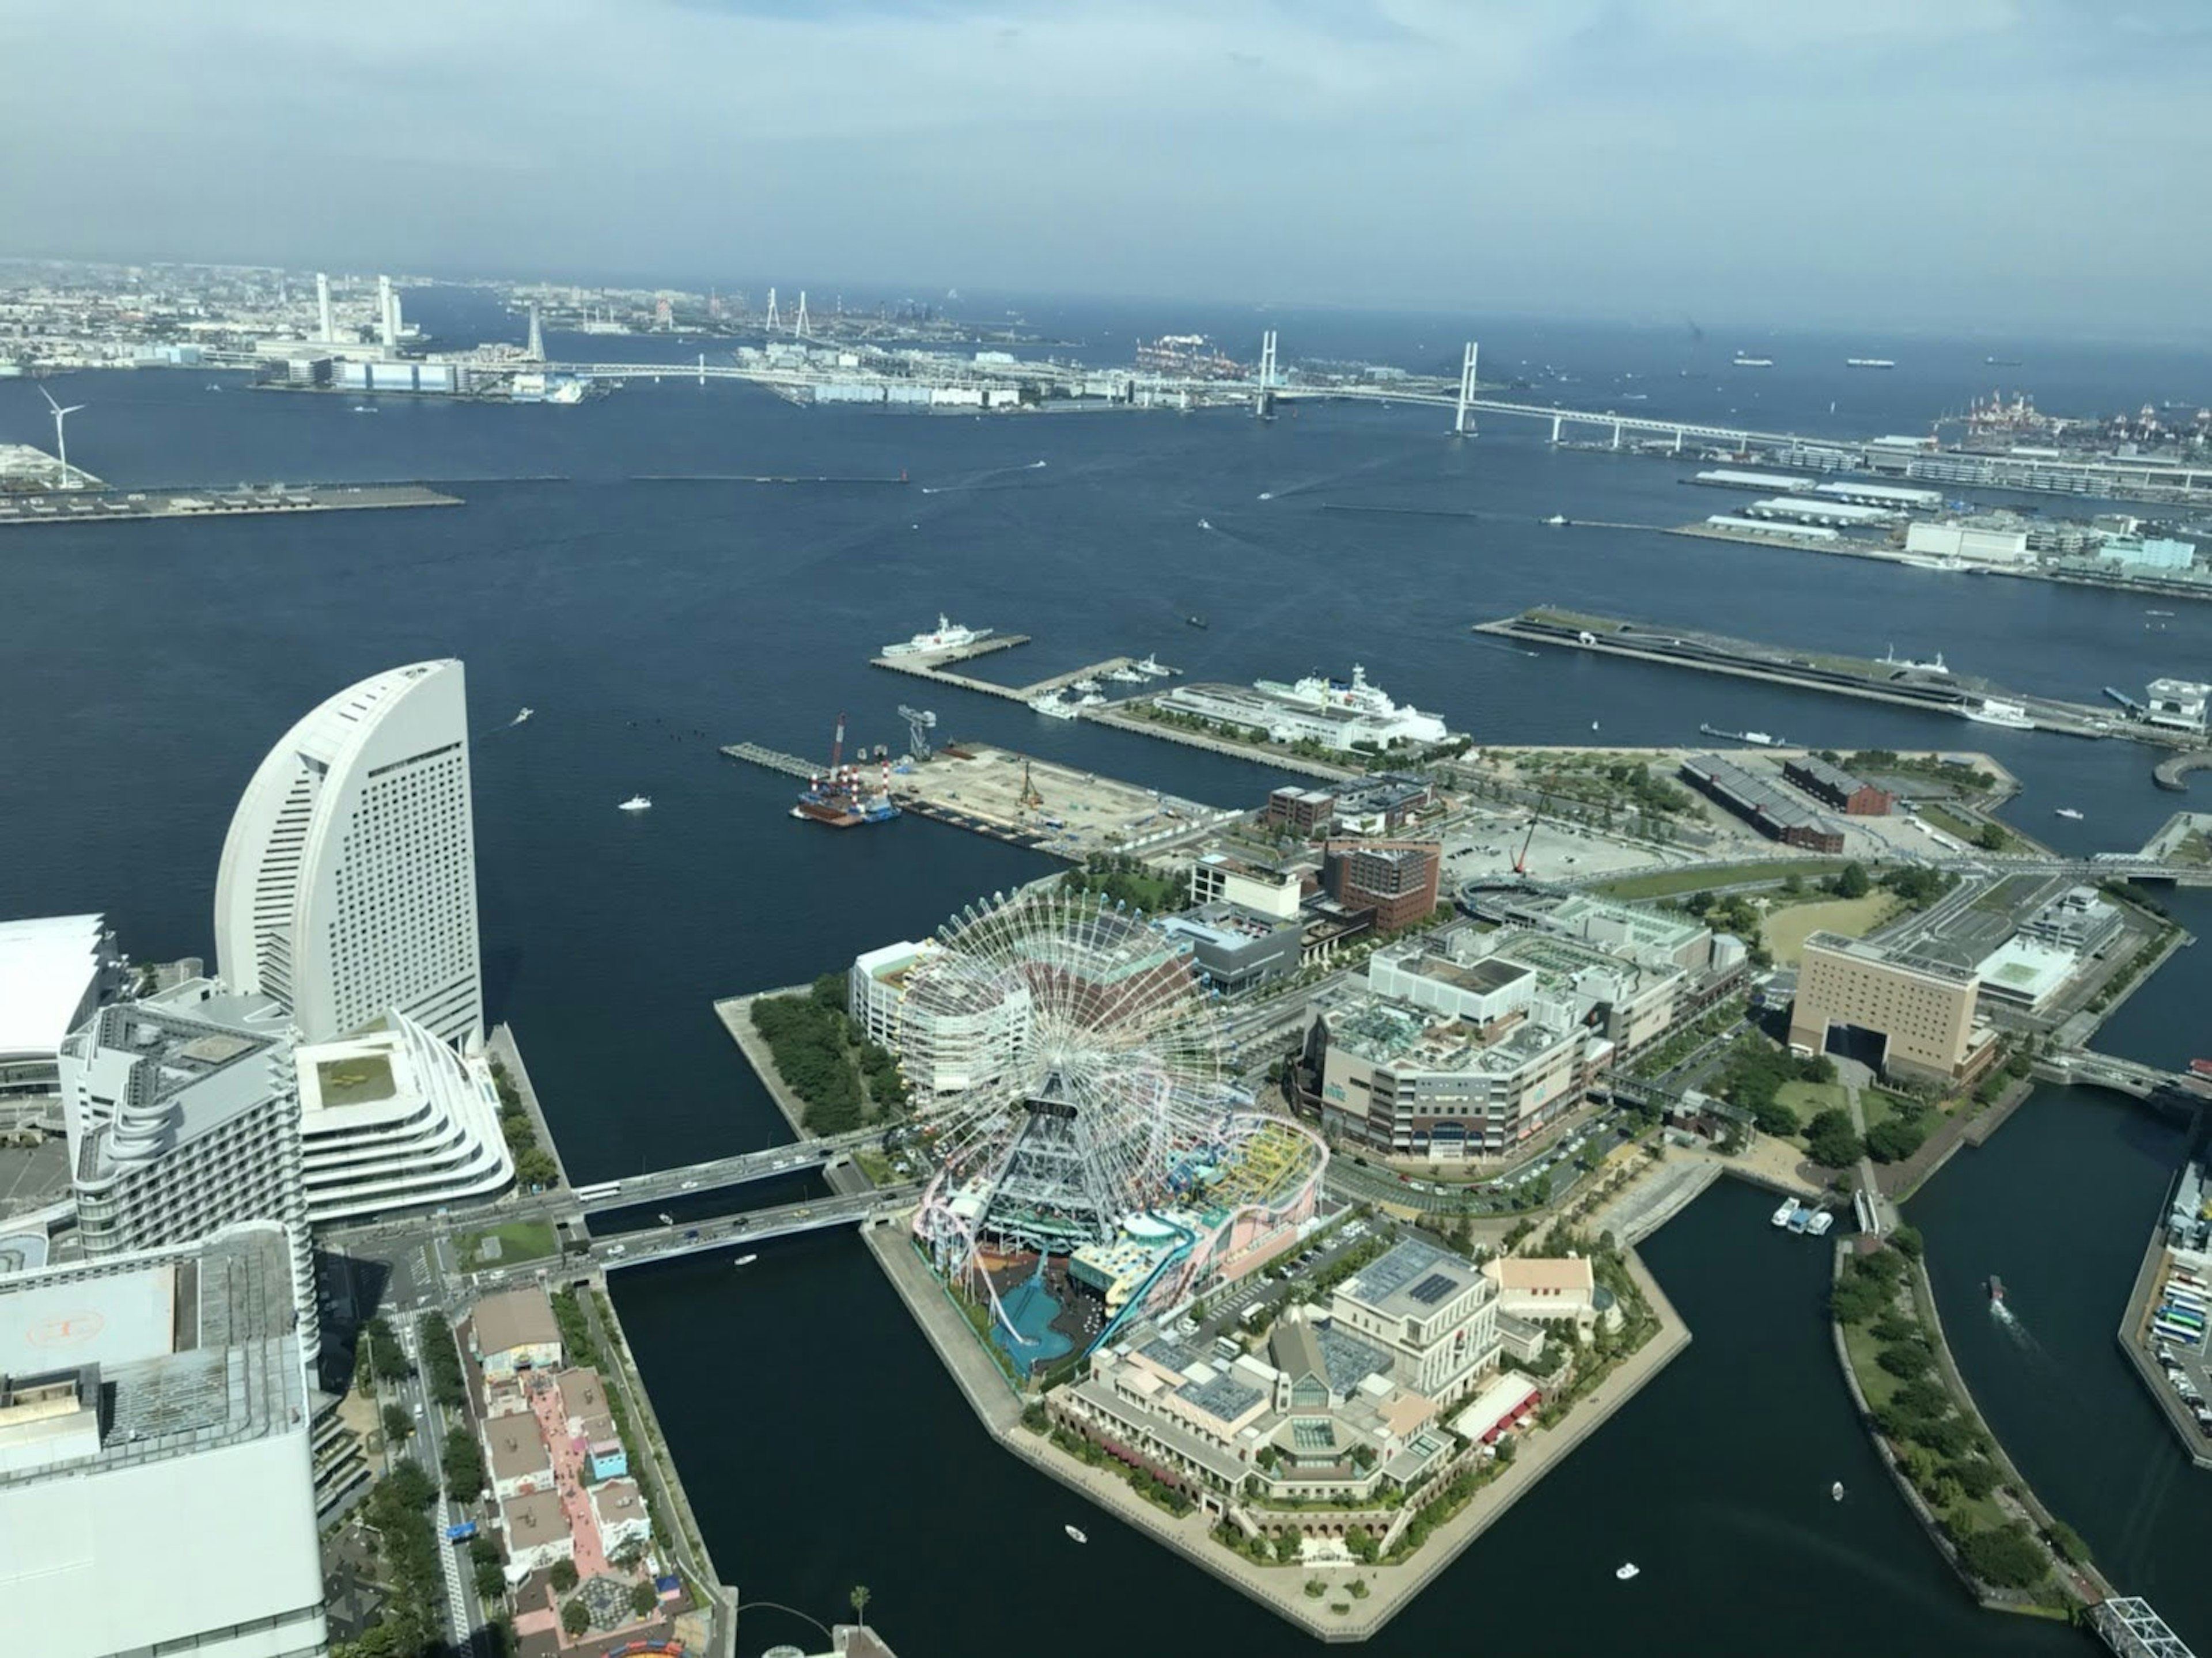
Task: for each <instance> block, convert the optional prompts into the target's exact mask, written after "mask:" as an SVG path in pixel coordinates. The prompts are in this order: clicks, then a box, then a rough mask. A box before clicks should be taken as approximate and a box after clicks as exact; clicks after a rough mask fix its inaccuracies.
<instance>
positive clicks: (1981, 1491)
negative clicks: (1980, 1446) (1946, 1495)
mask: <svg viewBox="0 0 2212 1658" xmlns="http://www.w3.org/2000/svg"><path fill="white" fill-rule="evenodd" d="M1943 1473H1944V1474H1945V1475H1946V1476H1947V1477H1948V1479H1950V1481H1951V1483H1952V1484H1953V1485H1956V1486H1957V1487H1958V1488H1959V1490H1960V1492H1961V1493H1962V1494H1964V1495H1965V1496H1966V1497H1970V1498H1972V1500H1973V1501H1975V1502H1979V1501H1981V1499H1982V1498H1984V1497H1987V1496H1988V1495H1989V1494H1990V1492H1991V1491H1995V1490H1996V1488H1997V1487H1998V1486H1999V1485H2002V1484H2003V1483H2004V1476H2003V1475H2002V1474H2001V1473H1998V1472H1997V1469H1996V1464H1995V1463H1994V1462H1991V1461H1989V1460H1988V1459H1987V1458H1985V1457H1979V1456H1967V1457H1961V1458H1960V1460H1959V1461H1956V1462H1947V1463H1945V1464H1944V1465H1943Z"/></svg>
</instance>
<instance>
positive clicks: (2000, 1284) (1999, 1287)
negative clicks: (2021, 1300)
mask: <svg viewBox="0 0 2212 1658" xmlns="http://www.w3.org/2000/svg"><path fill="white" fill-rule="evenodd" d="M2003 1299H2004V1280H2003V1279H2002V1278H1999V1277H1998V1276H1997V1275H1996V1273H1995V1272H1991V1273H1990V1300H1991V1301H2002V1300H2003Z"/></svg>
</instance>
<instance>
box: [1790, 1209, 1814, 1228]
mask: <svg viewBox="0 0 2212 1658" xmlns="http://www.w3.org/2000/svg"><path fill="white" fill-rule="evenodd" d="M1819 1213H1820V1211H1819V1210H1817V1209H1814V1208H1811V1207H1809V1206H1807V1205H1805V1204H1802V1203H1801V1204H1799V1205H1798V1206H1797V1207H1796V1212H1794V1213H1792V1214H1791V1216H1790V1221H1789V1226H1790V1230H1791V1231H1793V1232H1802V1231H1803V1230H1805V1229H1806V1228H1807V1227H1808V1226H1810V1225H1811V1224H1813V1217H1814V1216H1815V1215H1817V1214H1819Z"/></svg>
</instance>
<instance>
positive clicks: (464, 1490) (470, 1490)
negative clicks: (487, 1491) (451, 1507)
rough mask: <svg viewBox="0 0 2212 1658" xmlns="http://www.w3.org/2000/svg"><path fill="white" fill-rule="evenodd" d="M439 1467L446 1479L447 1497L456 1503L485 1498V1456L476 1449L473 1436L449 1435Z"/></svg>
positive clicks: (439, 1459)
mask: <svg viewBox="0 0 2212 1658" xmlns="http://www.w3.org/2000/svg"><path fill="white" fill-rule="evenodd" d="M438 1467H439V1471H440V1472H441V1473H443V1474H444V1475H445V1477H446V1495H447V1496H448V1497H452V1498H453V1501H455V1502H456V1503H473V1502H474V1501H475V1500H476V1499H477V1497H481V1496H483V1490H484V1485H485V1480H484V1465H483V1452H482V1451H480V1450H478V1449H477V1442H476V1440H475V1438H474V1436H471V1435H469V1434H465V1433H456V1434H448V1435H447V1436H446V1448H445V1449H444V1450H443V1451H442V1452H441V1453H440V1455H439V1458H438Z"/></svg>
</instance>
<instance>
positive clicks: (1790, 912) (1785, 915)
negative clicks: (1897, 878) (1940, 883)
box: [1759, 892, 1899, 967]
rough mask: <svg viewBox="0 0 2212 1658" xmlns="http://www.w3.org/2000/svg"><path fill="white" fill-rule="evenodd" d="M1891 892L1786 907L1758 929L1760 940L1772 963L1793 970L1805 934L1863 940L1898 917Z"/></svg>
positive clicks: (1894, 898)
mask: <svg viewBox="0 0 2212 1658" xmlns="http://www.w3.org/2000/svg"><path fill="white" fill-rule="evenodd" d="M1898 908H1899V900H1898V896H1897V895H1896V894H1895V893H1893V892H1869V893H1868V894H1867V895H1866V896H1865V897H1863V898H1827V899H1823V900H1821V901H1820V902H1818V903H1810V904H1789V905H1785V906H1784V908H1780V909H1778V910H1775V911H1773V912H1771V914H1769V915H1768V916H1767V918H1766V920H1765V922H1764V923H1762V924H1761V926H1760V927H1759V936H1760V937H1761V938H1764V939H1765V941H1766V947H1767V949H1769V950H1771V951H1773V952H1774V960H1775V963H1776V965H1778V966H1780V967H1795V966H1796V965H1797V958H1798V957H1799V956H1801V955H1802V954H1803V953H1804V949H1805V939H1806V938H1807V936H1808V934H1811V933H1814V932H1820V931H1821V930H1822V929H1824V928H1825V929H1826V931H1828V932H1840V933H1842V934H1843V935H1844V937H1845V938H1864V937H1866V935H1867V934H1868V933H1869V932H1873V931H1874V930H1875V928H1876V927H1878V926H1881V924H1882V923H1883V922H1884V921H1886V920H1888V919H1889V918H1890V917H1891V916H1893V915H1894V914H1897V911H1898Z"/></svg>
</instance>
